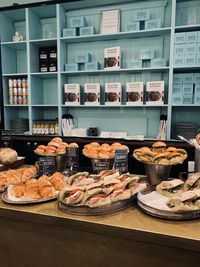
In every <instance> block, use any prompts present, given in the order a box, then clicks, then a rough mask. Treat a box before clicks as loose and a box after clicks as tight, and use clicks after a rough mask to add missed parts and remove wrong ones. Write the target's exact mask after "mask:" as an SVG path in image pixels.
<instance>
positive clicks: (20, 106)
mask: <svg viewBox="0 0 200 267" xmlns="http://www.w3.org/2000/svg"><path fill="white" fill-rule="evenodd" d="M28 106H29V105H9V104H6V105H4V107H10V108H13V107H15V108H23V107H28Z"/></svg>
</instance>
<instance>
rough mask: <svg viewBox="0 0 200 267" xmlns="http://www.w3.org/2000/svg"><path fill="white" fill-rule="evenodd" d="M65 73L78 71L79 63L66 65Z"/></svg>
mask: <svg viewBox="0 0 200 267" xmlns="http://www.w3.org/2000/svg"><path fill="white" fill-rule="evenodd" d="M65 71H78V64H77V63H67V64H65Z"/></svg>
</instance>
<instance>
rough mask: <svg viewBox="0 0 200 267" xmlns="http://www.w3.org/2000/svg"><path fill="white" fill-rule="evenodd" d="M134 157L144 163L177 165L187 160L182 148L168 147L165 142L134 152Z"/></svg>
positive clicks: (158, 142)
mask: <svg viewBox="0 0 200 267" xmlns="http://www.w3.org/2000/svg"><path fill="white" fill-rule="evenodd" d="M133 156H134V157H135V158H136V159H137V160H139V161H142V162H144V163H153V164H161V165H175V164H179V163H182V162H183V161H184V160H185V159H186V158H187V152H186V151H185V150H184V149H182V148H175V147H167V145H166V143H165V142H162V141H157V142H155V143H154V144H153V145H152V147H151V148H150V147H141V148H137V149H135V150H134V151H133Z"/></svg>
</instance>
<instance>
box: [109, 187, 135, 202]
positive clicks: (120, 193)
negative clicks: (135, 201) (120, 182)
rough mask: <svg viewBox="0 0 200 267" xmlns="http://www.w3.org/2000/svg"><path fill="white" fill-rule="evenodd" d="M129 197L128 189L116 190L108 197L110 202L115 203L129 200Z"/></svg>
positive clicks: (129, 191)
mask: <svg viewBox="0 0 200 267" xmlns="http://www.w3.org/2000/svg"><path fill="white" fill-rule="evenodd" d="M130 197H131V190H130V189H126V190H123V189H116V190H114V191H113V192H112V194H111V195H110V199H111V202H112V203H113V202H116V201H120V200H125V199H129V198H130Z"/></svg>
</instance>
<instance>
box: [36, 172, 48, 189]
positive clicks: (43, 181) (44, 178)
mask: <svg viewBox="0 0 200 267" xmlns="http://www.w3.org/2000/svg"><path fill="white" fill-rule="evenodd" d="M38 186H39V190H40V189H41V188H42V187H44V186H51V183H50V182H49V181H48V176H46V175H43V176H41V177H40V178H39V179H38Z"/></svg>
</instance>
